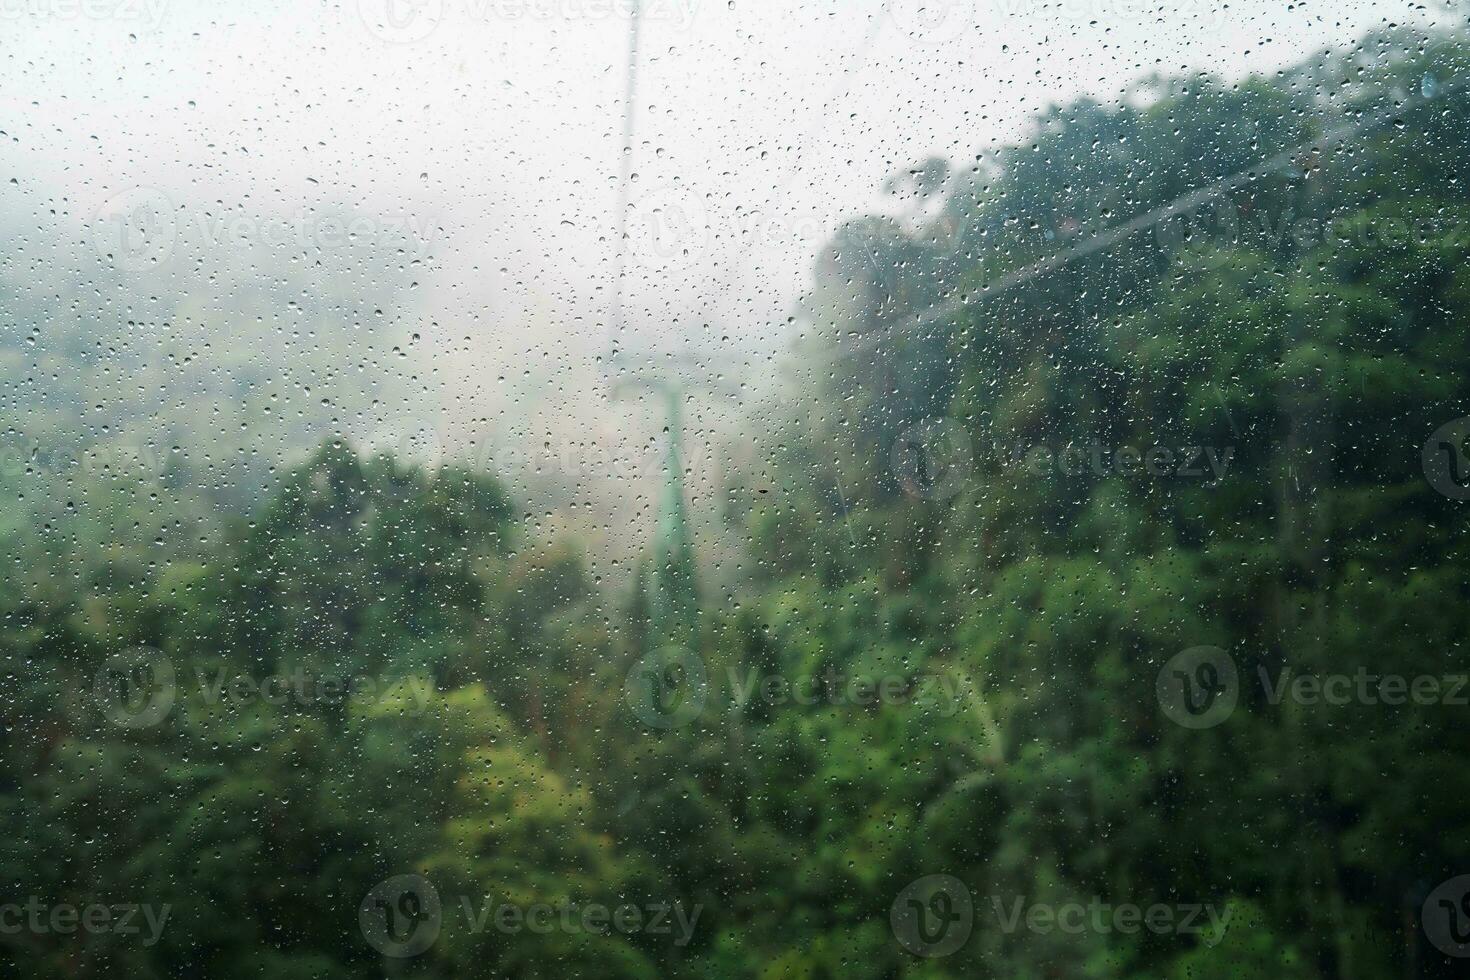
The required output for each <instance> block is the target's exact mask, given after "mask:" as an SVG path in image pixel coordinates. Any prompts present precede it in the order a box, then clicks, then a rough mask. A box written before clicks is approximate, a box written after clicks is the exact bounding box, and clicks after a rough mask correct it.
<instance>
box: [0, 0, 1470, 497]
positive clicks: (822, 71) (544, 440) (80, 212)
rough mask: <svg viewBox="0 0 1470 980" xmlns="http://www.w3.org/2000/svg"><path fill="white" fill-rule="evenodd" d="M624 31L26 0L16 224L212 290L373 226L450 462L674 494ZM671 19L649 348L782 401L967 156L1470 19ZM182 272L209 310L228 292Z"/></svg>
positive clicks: (653, 24)
mask: <svg viewBox="0 0 1470 980" xmlns="http://www.w3.org/2000/svg"><path fill="white" fill-rule="evenodd" d="M629 2H630V0H334V2H323V0H251V2H243V0H242V2H224V0H187V2H186V0H0V131H3V133H4V138H3V139H0V214H3V215H4V216H6V217H7V218H8V219H9V220H10V221H11V222H15V221H19V222H20V225H21V227H24V226H25V222H26V221H27V220H36V221H39V222H42V223H48V222H49V223H51V224H53V225H55V226H56V227H59V228H62V229H63V230H64V229H67V228H70V229H73V230H74V233H75V235H76V236H77V237H78V240H79V244H78V247H79V248H86V247H95V241H93V240H92V239H91V236H93V235H94V234H95V231H96V228H97V227H98V226H99V224H100V223H102V222H103V221H104V220H105V219H106V218H107V216H108V215H109V214H110V213H111V210H110V209H115V208H116V207H119V206H120V207H123V208H129V207H133V206H134V205H135V204H136V202H137V201H138V200H139V199H140V195H141V199H142V200H145V201H155V200H160V199H161V200H163V201H164V206H165V207H167V208H169V209H170V212H169V214H170V220H171V221H173V222H175V223H176V224H177V225H178V228H177V229H173V228H171V229H170V231H171V232H174V231H176V232H177V234H176V236H173V237H171V238H170V242H171V251H172V253H174V254H173V255H172V257H173V258H174V259H176V260H177V259H179V258H181V256H180V255H179V254H177V253H189V252H190V250H197V249H200V248H201V247H212V248H213V249H214V251H215V261H219V256H225V257H226V259H228V258H229V257H231V256H233V255H234V254H235V252H234V251H232V250H231V248H230V246H229V241H230V240H231V236H232V235H233V236H235V237H237V238H238V237H239V236H255V237H256V238H257V239H261V240H264V241H265V242H266V244H267V245H268V246H269V247H272V248H279V249H281V250H282V251H283V253H284V254H287V255H295V256H298V257H299V256H305V257H307V258H308V259H310V258H313V257H318V258H319V257H321V256H322V255H323V254H326V253H331V252H332V251H333V250H334V249H337V250H340V251H339V252H338V254H339V255H342V254H346V253H347V249H346V247H345V246H343V245H342V244H341V242H342V229H341V228H340V227H334V226H332V225H331V224H330V223H329V222H328V221H327V218H328V216H336V215H339V214H342V213H343V212H344V211H345V212H347V213H350V214H356V215H359V216H361V218H362V221H364V222H366V223H365V224H361V225H359V227H357V229H356V234H357V235H358V237H359V238H365V239H368V240H369V241H371V240H372V239H374V238H378V239H381V240H382V241H383V242H394V243H396V242H397V241H399V240H400V239H401V238H402V237H403V236H404V235H405V234H407V235H408V237H409V238H410V240H411V242H412V246H411V248H410V249H409V253H410V254H408V255H406V256H404V262H405V263H407V262H412V261H415V260H416V261H417V262H418V263H419V264H418V265H414V266H411V267H410V268H411V272H410V278H411V279H412V280H413V281H414V282H415V283H417V284H418V288H416V289H414V290H413V291H412V292H411V293H408V294H405V296H404V297H403V302H402V306H401V308H398V309H392V310H388V311H386V312H387V315H388V316H389V317H390V318H391V319H392V320H393V321H394V322H396V323H398V324H399V325H400V326H402V327H403V328H404V329H405V330H412V331H414V332H421V333H422V335H423V338H424V339H423V341H422V343H421V344H420V345H419V346H420V350H419V354H420V355H421V356H423V357H424V358H425V363H426V364H428V365H429V367H428V368H427V369H426V370H424V371H423V372H422V373H423V375H424V376H425V377H429V378H430V379H431V381H430V383H429V385H428V391H427V392H426V394H425V396H424V399H423V401H424V402H425V404H420V405H415V406H412V408H413V410H415V411H420V410H421V411H423V413H424V414H431V413H437V414H438V415H439V416H440V417H441V422H440V423H439V424H440V430H439V432H438V433H437V438H438V439H440V440H441V441H443V442H445V443H448V444H450V445H452V446H458V445H461V444H462V442H463V440H464V439H465V438H467V437H466V436H465V434H464V432H462V431H453V428H454V427H455V426H458V427H459V428H460V429H464V428H469V429H471V430H473V431H474V432H484V431H490V430H494V429H497V428H500V429H502V430H506V429H508V430H510V437H511V440H512V441H513V442H514V441H515V440H519V441H520V444H521V445H522V447H523V448H524V447H526V446H529V447H532V448H538V449H539V448H540V447H543V446H547V445H550V444H551V443H553V442H555V441H557V440H558V439H560V440H563V441H564V440H566V439H586V440H591V441H595V442H597V443H598V445H599V447H600V448H599V449H598V452H599V453H600V452H603V451H607V452H611V453H613V454H614V455H623V456H625V458H633V459H636V460H637V461H638V466H639V467H641V468H644V469H645V470H648V469H653V468H656V466H657V461H658V459H659V452H658V450H657V446H656V444H655V442H654V441H651V440H652V439H653V437H654V436H655V435H656V433H657V432H658V431H659V430H658V428H657V425H658V424H659V423H657V421H656V418H657V415H656V413H652V414H649V410H648V409H647V408H646V407H645V408H644V409H642V410H641V411H643V412H644V415H643V416H642V420H641V421H639V422H634V423H631V424H630V420H631V419H633V418H635V417H637V415H638V412H639V411H640V409H639V408H637V407H635V406H628V405H623V404H617V405H609V404H608V403H607V401H606V399H605V398H604V397H603V395H602V391H601V390H600V388H599V378H600V369H599V367H598V362H597V358H598V356H599V355H600V354H602V353H603V351H604V343H605V336H606V334H605V318H606V312H607V311H608V309H609V307H610V306H611V295H610V291H611V286H612V282H613V278H614V277H613V255H614V252H615V239H616V235H615V231H614V229H615V211H616V208H615V203H616V200H617V185H618V175H619V148H620V145H621V130H622V108H623V107H622V102H623V91H624V84H625V61H626V47H627V16H626V11H627V9H628V7H627V5H628V3H629ZM643 2H644V9H645V14H646V16H645V17H644V18H643V21H642V24H643V28H642V39H641V43H640V48H639V57H640V69H639V91H638V96H637V99H636V109H637V130H636V142H635V146H634V148H633V163H632V170H633V172H634V175H635V178H634V181H633V184H632V191H631V204H632V208H631V212H630V225H629V234H630V245H629V265H628V270H627V278H626V283H627V307H626V308H627V322H628V324H629V329H630V330H631V331H632V332H633V333H634V337H633V338H630V343H631V344H632V345H633V346H643V347H645V348H651V349H658V350H670V349H678V348H681V347H683V346H685V343H686V341H688V340H689V339H693V340H694V342H696V343H697V344H698V345H699V346H701V347H703V348H705V349H709V348H716V349H719V350H721V351H725V352H728V353H729V354H730V355H731V359H732V362H733V363H732V365H731V370H730V373H732V374H734V375H735V376H737V377H738V376H742V375H746V376H749V377H752V378H755V379H759V378H761V377H763V376H767V377H768V376H769V375H770V373H771V372H770V370H769V368H768V366H767V362H768V361H769V359H770V358H771V357H772V356H773V355H775V353H776V352H778V351H779V350H781V349H783V348H784V345H785V337H784V331H783V323H784V321H785V319H786V316H787V315H788V314H789V313H790V312H792V310H793V302H794V300H795V298H796V296H797V295H798V294H799V293H800V291H801V290H802V289H803V288H804V286H805V285H806V284H807V280H808V276H809V273H810V269H811V263H812V257H813V254H814V253H815V251H816V250H817V248H818V247H819V245H820V244H821V243H822V242H823V241H824V240H825V239H826V237H827V236H828V235H829V234H830V233H831V232H832V230H833V229H834V228H835V227H836V226H837V225H838V224H839V223H840V222H841V221H842V220H844V219H845V218H848V217H852V216H855V215H860V214H864V213H869V212H872V211H874V210H881V209H885V208H887V207H888V204H887V203H886V202H884V201H883V200H882V199H881V198H880V195H879V188H880V186H881V184H882V182H883V180H884V179H885V178H886V177H888V176H889V175H891V174H893V173H894V172H895V171H897V170H899V169H901V168H904V167H906V166H907V165H909V164H912V163H915V162H918V161H921V160H923V159H925V158H926V157H929V156H931V155H941V156H946V157H949V158H951V159H955V160H957V159H963V158H968V157H970V156H971V155H972V154H973V153H974V152H975V151H976V150H977V149H978V148H982V147H985V146H988V145H990V144H992V143H994V142H997V141H1007V140H1010V139H1013V138H1015V137H1017V136H1018V135H1020V134H1022V133H1023V132H1024V131H1025V128H1026V126H1027V124H1028V121H1029V119H1030V118H1031V116H1032V115H1033V114H1034V113H1035V112H1036V111H1038V110H1040V109H1043V108H1045V107H1046V106H1048V105H1049V104H1052V103H1065V102H1066V101H1068V100H1070V99H1071V98H1073V97H1074V96H1076V95H1078V94H1080V93H1090V94H1092V95H1094V96H1095V97H1097V98H1099V99H1101V100H1104V101H1111V100H1113V99H1115V98H1117V97H1118V95H1119V94H1120V93H1121V92H1122V91H1123V90H1124V89H1125V87H1126V86H1127V84H1128V83H1129V82H1130V81H1131V80H1133V79H1136V78H1138V77H1140V76H1142V75H1146V74H1149V73H1152V72H1159V73H1161V74H1166V75H1168V74H1180V73H1184V72H1190V71H1195V70H1207V71H1210V72H1213V73H1216V74H1222V75H1226V76H1231V77H1234V76H1239V75H1240V74H1242V73H1244V72H1247V71H1268V70H1271V69H1273V68H1276V67H1279V66H1283V65H1286V64H1290V63H1294V62H1297V61H1300V60H1302V59H1303V58H1305V57H1307V56H1309V55H1311V54H1312V53H1314V52H1317V51H1320V50H1321V49H1323V48H1326V47H1329V46H1331V47H1343V46H1346V45H1348V44H1350V43H1351V42H1352V41H1353V40H1354V39H1356V38H1358V37H1359V36H1361V35H1362V34H1363V33H1364V32H1365V31H1367V30H1369V29H1371V28H1373V27H1375V26H1380V25H1384V24H1389V23H1393V22H1395V21H1399V22H1403V21H1419V20H1430V21H1435V20H1438V21H1439V22H1445V21H1447V20H1448V19H1449V18H1450V17H1452V16H1453V13H1450V12H1445V11H1450V10H1453V9H1454V8H1443V9H1441V8H1432V9H1431V11H1430V12H1427V13H1426V12H1424V11H1423V10H1422V9H1421V8H1419V7H1418V5H1415V4H1412V3H1406V2H1402V0H1377V2H1373V0H1346V2H1344V0H1333V2H1326V0H1320V2H1319V0H1314V2H1307V3H1300V2H1290V3H1288V2H1281V0H1236V2H1232V3H1229V4H1224V3H1217V2H1214V0H1182V2H1174V3H1162V2H1155V0H1052V2H1037V0H888V2H886V3H885V2H883V0H816V2H812V3H805V4H797V3H795V2H794V0H768V2H756V0H643ZM1460 16H1463V14H1461V15H1460ZM12 179H13V180H14V181H15V182H14V183H11V180H12ZM160 195H161V198H160ZM118 202H121V205H119V203H118ZM53 210H54V211H55V212H56V217H55V218H52V217H50V212H51V211H53ZM224 221H234V222H236V223H237V224H236V225H234V226H231V227H230V229H229V230H228V233H225V232H222V231H221V222H224ZM175 238H176V240H175ZM201 238H203V239H206V240H212V245H207V246H201V245H200V239H201ZM155 244H156V241H155V239H149V240H148V243H147V247H148V248H152V247H153V246H154V245H155ZM16 247H17V248H18V249H20V250H22V251H23V250H24V249H25V248H27V246H26V245H24V244H21V245H18V246H16ZM30 247H31V248H34V247H35V246H30ZM13 254H14V253H13ZM182 257H183V258H186V259H191V260H192V259H193V258H195V256H193V255H192V254H185V255H184V256H182ZM32 261H34V257H32ZM16 264H19V263H16ZM138 264H139V265H140V266H141V267H147V262H146V261H140V262H139V263H138ZM175 268H176V269H181V270H184V271H183V272H182V274H180V275H178V276H176V277H175V278H174V279H173V280H172V282H173V284H174V285H175V286H176V287H177V288H180V289H183V290H188V291H190V293H191V296H192V294H193V293H194V292H200V293H205V292H207V291H208V290H209V289H210V288H211V287H210V284H209V283H208V282H207V281H199V280H202V279H203V278H204V277H201V276H199V275H197V274H191V273H190V271H189V270H190V269H195V268H197V266H194V265H191V264H190V262H187V261H186V262H181V263H176V265H175ZM104 302H105V298H104ZM224 302H227V301H224ZM222 305H223V303H222ZM430 403H432V404H430ZM507 406H510V408H509V409H508V408H507ZM717 416H718V409H716V410H712V411H709V412H706V413H705V415H704V417H703V418H701V417H700V414H699V413H698V412H697V411H691V412H690V413H689V414H688V416H687V418H686V428H687V430H688V435H687V437H686V440H687V443H688V447H687V449H688V454H689V456H690V457H693V456H695V455H698V454H699V453H700V452H701V451H704V452H705V454H706V455H708V451H709V441H708V439H709V424H710V420H711V418H715V419H716V422H718V418H717ZM444 420H449V421H444ZM382 421H383V420H378V422H377V423H375V424H381V423H382ZM727 421H728V420H727ZM414 424H416V423H414ZM730 424H736V425H738V420H737V421H735V422H733V423H730ZM390 435H391V436H392V437H394V438H397V437H398V436H399V435H401V433H398V432H396V431H395V432H393V433H390ZM477 438H479V437H477ZM502 441H504V440H502ZM551 451H552V452H553V453H555V452H558V451H561V452H563V453H564V452H565V443H564V442H563V447H562V449H561V450H557V449H556V448H553V449H552V450H551ZM572 451H573V452H574V453H575V452H577V451H578V450H576V449H575V447H574V448H573V450H572ZM589 458H591V457H590V456H589ZM638 499H639V500H641V501H643V509H644V510H645V511H646V509H647V508H646V505H647V503H648V500H647V495H646V493H645V494H644V495H642V496H640V497H639V498H638ZM606 513H607V516H606V517H605V518H604V520H606V521H608V522H610V523H616V522H617V521H622V520H625V519H626V511H621V512H620V511H617V510H615V509H613V508H611V507H610V508H609V510H608V511H607V512H606ZM619 514H621V516H618V515H619ZM643 516H644V517H646V514H644V515H643Z"/></svg>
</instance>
